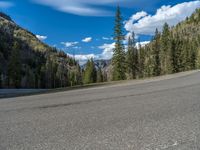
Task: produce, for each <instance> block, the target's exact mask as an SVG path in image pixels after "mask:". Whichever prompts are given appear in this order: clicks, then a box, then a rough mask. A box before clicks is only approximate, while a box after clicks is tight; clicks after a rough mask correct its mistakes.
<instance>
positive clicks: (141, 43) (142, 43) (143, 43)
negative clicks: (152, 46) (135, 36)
mask: <svg viewBox="0 0 200 150" xmlns="http://www.w3.org/2000/svg"><path fill="white" fill-rule="evenodd" d="M149 43H150V41H143V42H140V43H139V42H137V43H136V47H137V48H139V44H140V45H141V46H142V47H144V46H145V45H147V44H149Z"/></svg>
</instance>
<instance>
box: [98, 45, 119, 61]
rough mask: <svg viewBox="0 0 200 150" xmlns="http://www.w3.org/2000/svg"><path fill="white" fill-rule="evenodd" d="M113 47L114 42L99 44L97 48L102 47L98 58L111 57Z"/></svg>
mask: <svg viewBox="0 0 200 150" xmlns="http://www.w3.org/2000/svg"><path fill="white" fill-rule="evenodd" d="M114 48H115V43H111V44H103V45H101V46H99V49H102V50H103V52H102V53H101V54H100V55H99V58H100V59H111V58H112V56H113V49H114Z"/></svg>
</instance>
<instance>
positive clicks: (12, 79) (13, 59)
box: [8, 42, 21, 88]
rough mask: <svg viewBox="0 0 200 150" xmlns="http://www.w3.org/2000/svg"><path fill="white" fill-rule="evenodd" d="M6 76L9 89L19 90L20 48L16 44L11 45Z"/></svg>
mask: <svg viewBox="0 0 200 150" xmlns="http://www.w3.org/2000/svg"><path fill="white" fill-rule="evenodd" d="M8 76H9V84H10V86H11V87H14V88H19V87H20V86H21V61H20V47H19V45H18V43H17V42H15V43H14V45H13V48H12V52H11V56H10V60H9V63H8Z"/></svg>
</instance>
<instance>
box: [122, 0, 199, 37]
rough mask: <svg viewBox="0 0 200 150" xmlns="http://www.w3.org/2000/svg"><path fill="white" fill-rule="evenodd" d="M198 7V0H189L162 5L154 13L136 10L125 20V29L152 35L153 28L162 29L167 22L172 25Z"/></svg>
mask: <svg viewBox="0 0 200 150" xmlns="http://www.w3.org/2000/svg"><path fill="white" fill-rule="evenodd" d="M199 7H200V1H191V2H184V3H180V4H177V5H175V6H170V5H169V6H162V7H161V8H159V9H158V10H157V12H156V14H154V15H150V14H147V13H146V12H144V11H142V12H138V13H136V14H134V15H133V16H132V17H130V19H129V20H128V21H126V22H125V29H126V30H127V31H128V32H133V31H134V32H135V33H136V34H144V35H153V34H154V32H155V29H156V28H158V29H159V30H161V29H162V26H163V24H164V23H165V22H167V23H168V24H169V25H170V26H174V25H176V24H177V23H179V22H180V21H183V20H184V19H185V18H186V17H188V16H190V15H191V14H192V13H193V12H194V10H195V9H196V8H199Z"/></svg>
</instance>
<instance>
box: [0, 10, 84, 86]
mask: <svg viewBox="0 0 200 150" xmlns="http://www.w3.org/2000/svg"><path fill="white" fill-rule="evenodd" d="M18 70H19V71H18ZM79 72H80V67H79V65H78V64H77V62H76V61H75V60H73V59H72V58H70V57H69V56H67V55H66V54H65V53H64V52H61V51H58V50H57V49H55V48H52V47H50V46H48V45H47V44H44V43H43V42H41V41H40V40H38V39H37V38H36V36H35V35H34V34H33V33H31V32H29V31H27V30H25V29H23V28H21V27H20V26H18V25H17V24H16V23H15V22H14V21H12V19H11V18H10V17H9V16H7V15H6V14H4V13H0V87H3V88H5V87H7V88H10V87H11V88H15V87H18V88H55V87H64V86H69V85H75V84H81V80H80V78H81V77H80V73H79Z"/></svg>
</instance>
